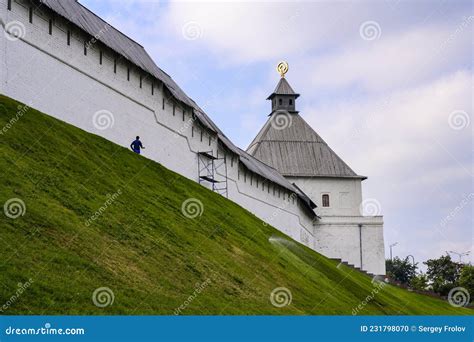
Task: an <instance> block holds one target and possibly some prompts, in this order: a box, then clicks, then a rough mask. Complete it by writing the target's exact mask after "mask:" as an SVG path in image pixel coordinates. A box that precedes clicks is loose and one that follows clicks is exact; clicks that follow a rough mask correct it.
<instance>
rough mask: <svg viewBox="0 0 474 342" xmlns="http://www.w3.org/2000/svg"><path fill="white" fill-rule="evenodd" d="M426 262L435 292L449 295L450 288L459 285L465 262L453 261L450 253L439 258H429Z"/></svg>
mask: <svg viewBox="0 0 474 342" xmlns="http://www.w3.org/2000/svg"><path fill="white" fill-rule="evenodd" d="M424 264H425V265H426V266H427V267H428V268H427V271H426V275H427V276H428V280H429V281H430V283H431V285H432V286H433V291H434V292H436V293H439V294H440V295H442V296H447V295H448V293H449V290H451V289H452V288H453V287H456V286H458V281H459V277H460V275H461V270H462V268H463V266H464V265H463V264H461V263H458V262H454V261H452V260H451V257H450V256H449V255H443V256H441V257H440V258H438V259H429V260H427V261H425V262H424Z"/></svg>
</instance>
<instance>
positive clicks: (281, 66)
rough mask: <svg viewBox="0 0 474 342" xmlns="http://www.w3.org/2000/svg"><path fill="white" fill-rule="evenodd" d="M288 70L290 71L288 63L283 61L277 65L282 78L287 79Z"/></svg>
mask: <svg viewBox="0 0 474 342" xmlns="http://www.w3.org/2000/svg"><path fill="white" fill-rule="evenodd" d="M288 69H289V67H288V63H287V62H285V61H281V62H280V63H278V65H277V71H278V73H279V74H280V76H281V78H284V77H285V74H286V73H287V72H288Z"/></svg>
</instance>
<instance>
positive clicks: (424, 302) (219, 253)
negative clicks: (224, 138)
mask: <svg viewBox="0 0 474 342" xmlns="http://www.w3.org/2000/svg"><path fill="white" fill-rule="evenodd" d="M52 101H54V99H52ZM0 104H1V106H0V109H1V108H4V109H5V110H1V113H0V128H1V127H5V125H6V123H7V122H9V120H10V119H11V118H12V117H14V116H15V115H16V112H17V105H18V103H17V102H15V101H12V100H11V99H8V98H6V97H2V96H0ZM89 114H90V113H84V117H87V115H89ZM84 120H85V119H84ZM2 133H3V134H0V155H1V156H2V158H0V183H1V186H0V204H1V205H3V204H4V203H5V202H6V201H7V200H9V199H11V198H19V199H21V200H22V201H24V203H25V206H26V212H25V213H24V215H23V216H20V217H18V218H16V219H11V218H8V217H6V216H4V215H3V214H2V215H0V283H1V284H2V286H0V305H3V303H7V302H8V301H10V305H9V306H8V307H7V308H6V309H5V308H3V307H2V306H0V309H1V310H2V312H1V313H2V314H51V315H52V314H69V315H73V314H80V315H84V314H93V315H111V314H127V315H138V314H174V313H176V310H177V309H178V308H180V311H179V313H180V314H186V315H187V314H287V315H295V314H316V315H318V314H319V315H323V314H324V315H330V314H346V315H350V314H351V312H352V310H353V309H354V308H356V307H358V306H359V305H361V303H362V302H363V301H364V300H365V299H366V298H367V296H369V295H370V294H371V293H373V290H374V286H375V285H374V284H373V283H372V282H371V278H370V277H367V276H365V275H363V274H362V273H360V272H358V271H355V270H353V269H351V268H348V267H346V266H344V265H340V266H339V267H337V266H338V262H337V261H334V260H329V259H327V258H325V257H323V256H321V255H320V254H318V253H316V252H314V251H312V250H311V249H309V248H307V247H305V246H303V245H301V244H298V243H295V242H292V241H288V239H287V238H286V237H285V236H284V235H283V234H282V233H279V232H278V231H277V230H275V229H274V228H272V227H270V226H266V225H263V224H262V221H261V220H259V219H258V218H256V217H255V216H254V215H252V214H250V213H249V212H247V211H246V210H244V209H243V208H241V207H240V206H239V205H237V204H235V203H233V202H231V201H229V200H227V199H226V198H224V197H222V196H220V195H218V194H216V193H213V192H212V191H209V190H207V189H205V188H203V187H202V186H200V185H199V184H197V183H196V182H193V181H191V180H188V179H185V178H183V177H182V176H180V175H178V174H176V173H174V172H171V171H169V170H168V169H166V168H164V167H163V166H161V165H159V164H157V163H155V162H153V161H151V160H148V159H146V158H144V157H143V156H138V155H136V154H134V153H132V152H131V151H129V150H128V149H127V148H123V147H120V146H118V145H115V144H113V143H111V142H109V141H107V140H105V139H102V138H100V137H98V136H96V135H93V134H89V133H86V132H84V131H82V130H80V129H78V128H76V127H73V126H70V125H68V124H66V123H64V122H61V121H59V120H56V119H53V118H51V117H49V116H47V115H44V114H41V113H39V112H37V111H35V110H28V111H27V112H26V113H25V114H24V115H23V116H22V117H21V118H20V119H19V120H18V121H17V122H15V123H14V124H13V125H12V127H10V128H9V129H8V130H7V131H6V132H4V131H2ZM131 139H133V136H132V137H131ZM189 198H195V199H197V200H199V201H201V202H202V204H203V208H204V211H203V212H202V215H201V216H197V217H196V218H194V219H192V218H188V217H186V216H185V215H183V212H182V211H181V206H182V204H183V202H184V201H185V200H187V199H189ZM106 203H107V205H105V204H106ZM101 208H102V209H101ZM104 208H105V209H104ZM95 212H99V214H98V215H96V216H95V215H93V214H94V213H95ZM92 218H94V219H92ZM29 279H31V284H30V285H29V286H28V287H27V288H26V289H24V291H23V292H22V293H21V295H19V296H17V297H15V299H14V300H11V299H12V298H13V296H15V294H16V293H17V290H18V284H19V283H22V284H25V283H26V282H28V280H29ZM100 287H108V288H110V290H112V291H113V294H114V298H115V299H114V302H113V304H112V305H110V306H107V307H104V308H101V307H98V306H96V305H94V303H93V301H92V295H93V292H94V291H95V290H96V289H97V288H100ZM277 287H286V288H288V289H289V290H290V291H291V294H292V301H291V304H290V305H287V306H285V307H282V308H277V307H275V306H273V305H272V304H271V302H270V293H271V292H272V291H273V290H274V289H275V288H277ZM198 290H199V291H198ZM190 298H191V299H192V300H189V299H190ZM185 303H186V305H185ZM471 313H472V311H470V310H467V309H463V308H454V307H452V306H450V305H449V304H448V303H447V302H444V301H441V300H438V299H435V298H430V297H427V296H422V295H419V294H415V293H410V292H408V291H405V290H403V289H400V288H397V287H394V286H391V285H386V286H384V287H383V288H382V289H381V290H380V291H379V292H378V293H377V294H376V296H375V297H374V298H373V299H372V300H370V301H368V302H367V304H366V305H364V306H363V307H362V308H361V309H360V310H359V311H358V314H360V315H375V314H382V315H384V314H393V315H398V314H453V315H455V314H471Z"/></svg>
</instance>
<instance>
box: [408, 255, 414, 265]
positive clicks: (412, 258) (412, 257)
mask: <svg viewBox="0 0 474 342" xmlns="http://www.w3.org/2000/svg"><path fill="white" fill-rule="evenodd" d="M409 257H411V260H412V264H413V266H415V257H414V256H413V255H411V254H409V255H407V259H408V258H409Z"/></svg>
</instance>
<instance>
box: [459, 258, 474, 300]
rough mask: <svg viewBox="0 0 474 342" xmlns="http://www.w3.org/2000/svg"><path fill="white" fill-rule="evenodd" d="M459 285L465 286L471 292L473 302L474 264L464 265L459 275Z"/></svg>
mask: <svg viewBox="0 0 474 342" xmlns="http://www.w3.org/2000/svg"><path fill="white" fill-rule="evenodd" d="M459 286H462V287H464V288H465V289H466V290H467V291H468V292H469V294H470V297H471V302H473V301H474V266H472V265H464V267H463V269H462V271H461V275H460V276H459Z"/></svg>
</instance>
